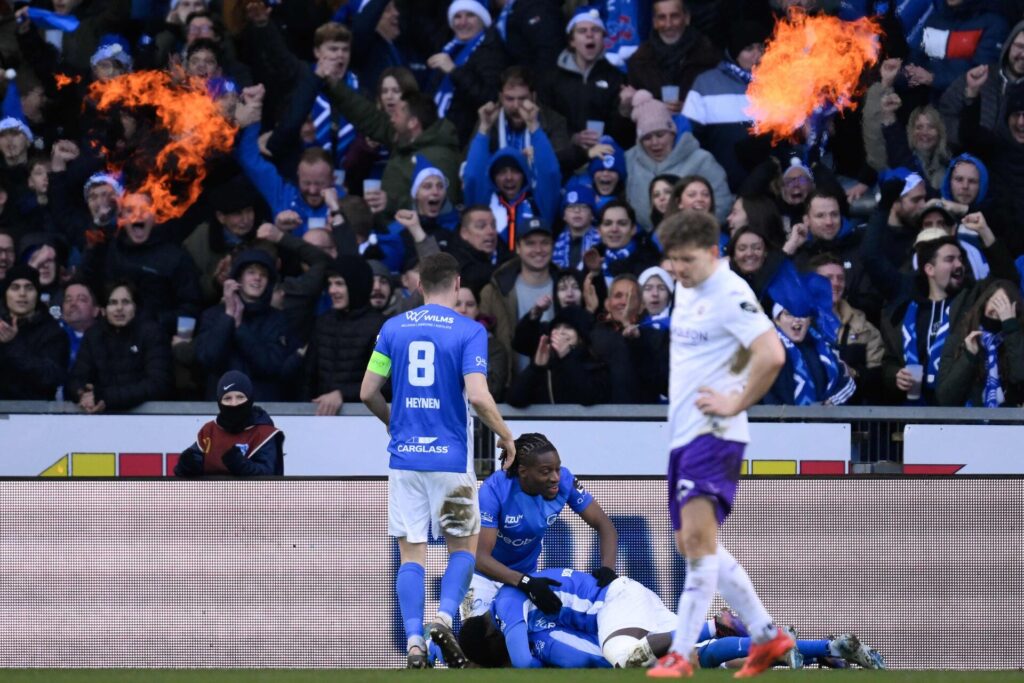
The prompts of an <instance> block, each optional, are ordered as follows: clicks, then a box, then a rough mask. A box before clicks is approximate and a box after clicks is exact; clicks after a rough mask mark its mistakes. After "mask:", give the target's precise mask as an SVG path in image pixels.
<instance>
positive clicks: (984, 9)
mask: <svg viewBox="0 0 1024 683" xmlns="http://www.w3.org/2000/svg"><path fill="white" fill-rule="evenodd" d="M934 2H935V5H934V9H933V10H932V13H931V15H930V16H929V17H928V19H927V20H926V21H925V25H924V32H923V34H922V36H921V42H920V43H919V44H917V45H912V46H911V55H910V58H911V61H912V62H913V63H915V64H918V65H920V66H922V67H924V68H925V69H927V70H928V71H930V72H931V73H932V75H933V76H934V80H933V81H932V84H931V88H932V90H933V91H935V92H938V93H941V92H942V91H944V90H945V89H946V88H948V87H949V86H950V84H951V83H952V82H953V81H954V80H955V79H956V78H957V77H958V76H962V75H963V74H964V73H966V72H967V71H968V70H969V69H971V68H972V67H975V66H978V65H979V64H991V63H992V62H995V61H996V60H997V59H998V58H999V52H1000V47H1001V46H1002V44H1003V40H1004V39H1005V38H1006V34H1007V32H1008V29H1009V27H1008V26H1007V25H1006V21H1005V20H1004V19H1003V17H1002V16H1001V15H1000V14H998V13H997V12H993V11H990V10H989V4H988V3H987V2H986V0H963V1H962V2H961V3H960V4H959V5H957V6H956V7H950V6H949V5H948V4H947V3H946V0H934Z"/></svg>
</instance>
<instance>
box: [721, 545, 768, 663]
mask: <svg viewBox="0 0 1024 683" xmlns="http://www.w3.org/2000/svg"><path fill="white" fill-rule="evenodd" d="M717 557H718V592H719V593H721V594H722V597H723V598H725V601H726V602H728V603H729V605H730V606H731V607H732V608H733V609H734V610H736V613H737V614H739V615H740V619H742V620H743V623H744V624H746V625H747V629H748V630H749V631H750V638H751V640H753V641H754V642H755V643H765V642H767V641H769V640H771V639H772V638H774V637H775V635H776V633H778V629H776V628H775V624H774V623H773V621H772V617H771V615H770V614H768V610H766V609H765V608H764V605H763V604H761V598H759V597H757V591H755V590H754V584H752V583H751V582H750V576H749V575H748V574H747V570H746V569H744V568H743V567H742V566H741V565H740V563H739V562H737V561H736V558H735V557H733V556H732V553H730V552H729V551H728V550H726V549H725V546H723V545H722V544H721V543H719V544H718V554H717Z"/></svg>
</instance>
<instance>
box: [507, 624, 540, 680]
mask: <svg viewBox="0 0 1024 683" xmlns="http://www.w3.org/2000/svg"><path fill="white" fill-rule="evenodd" d="M504 636H505V646H506V647H507V648H508V658H509V659H510V660H512V666H513V667H514V668H516V669H539V668H541V667H542V666H544V665H543V664H542V663H541V661H540V660H539V659H537V658H536V657H534V656H533V654H532V653H531V652H530V637H529V634H528V633H527V631H526V624H525V623H522V622H520V623H518V624H516V625H515V626H513V627H511V628H509V629H507V630H506V631H505V632H504Z"/></svg>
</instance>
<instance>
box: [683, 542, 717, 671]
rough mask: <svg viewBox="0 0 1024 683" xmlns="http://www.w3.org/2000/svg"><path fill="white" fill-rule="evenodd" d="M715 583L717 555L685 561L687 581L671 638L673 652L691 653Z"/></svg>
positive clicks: (713, 591) (711, 598)
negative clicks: (674, 630)
mask: <svg viewBox="0 0 1024 683" xmlns="http://www.w3.org/2000/svg"><path fill="white" fill-rule="evenodd" d="M717 585H718V556H717V555H705V556H704V557H699V558H696V559H693V560H690V559H687V560H686V581H685V582H684V583H683V593H682V595H680V596H679V611H678V615H679V622H678V624H677V626H676V632H675V635H674V636H673V637H672V651H673V652H678V653H679V654H681V655H683V656H684V657H688V656H690V653H691V652H693V648H694V646H695V645H696V644H697V637H698V636H700V629H701V627H702V626H703V625H704V620H705V618H706V617H707V615H708V609H710V607H711V601H712V600H713V599H714V597H715V589H716V587H717Z"/></svg>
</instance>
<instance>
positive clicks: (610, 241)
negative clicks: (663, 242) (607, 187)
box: [584, 200, 660, 283]
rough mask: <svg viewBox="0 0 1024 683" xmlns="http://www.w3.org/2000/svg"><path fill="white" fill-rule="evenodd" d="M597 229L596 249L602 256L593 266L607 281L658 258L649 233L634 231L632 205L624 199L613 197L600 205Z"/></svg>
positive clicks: (641, 268) (638, 270)
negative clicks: (598, 236)
mask: <svg viewBox="0 0 1024 683" xmlns="http://www.w3.org/2000/svg"><path fill="white" fill-rule="evenodd" d="M597 230H598V233H599V234H600V236H601V243H600V244H599V245H598V246H597V247H596V250H597V251H598V252H599V254H600V256H601V257H602V258H601V260H600V262H599V263H598V264H596V265H597V266H598V268H599V269H600V270H601V272H602V273H603V274H604V277H605V280H606V281H607V282H608V283H611V281H612V279H613V278H614V277H616V276H617V275H621V274H623V273H632V274H633V276H634V277H637V276H639V275H640V273H642V272H644V271H645V270H647V269H648V268H650V267H651V266H653V265H657V263H658V261H659V260H660V254H659V253H658V248H657V247H656V246H655V245H654V242H653V240H652V239H651V237H650V235H649V234H648V233H646V232H644V233H640V232H639V231H638V230H637V224H636V212H634V211H633V207H632V206H631V205H630V204H627V203H626V202H624V201H620V200H615V201H612V202H609V203H607V204H605V205H604V208H603V209H601V212H600V213H599V214H598V216H597ZM584 258H585V257H584ZM598 268H590V270H597V269H598Z"/></svg>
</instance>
